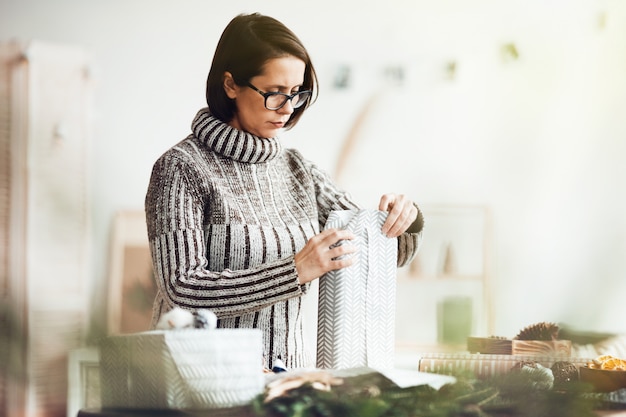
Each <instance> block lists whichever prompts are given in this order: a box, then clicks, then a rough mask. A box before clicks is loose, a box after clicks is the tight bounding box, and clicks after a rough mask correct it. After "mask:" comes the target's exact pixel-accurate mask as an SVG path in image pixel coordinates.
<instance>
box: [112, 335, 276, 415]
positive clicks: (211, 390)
mask: <svg viewBox="0 0 626 417" xmlns="http://www.w3.org/2000/svg"><path fill="white" fill-rule="evenodd" d="M100 375H101V389H102V406H103V407H104V408H136V409H206V408H218V407H231V406H236V405H242V404H246V403H248V402H250V401H251V400H252V399H253V398H254V397H255V396H256V395H258V394H259V393H261V392H262V391H263V388H264V383H265V380H264V376H263V365H262V343H261V332H260V331H259V330H257V329H214V330H205V329H184V330H167V331H149V332H142V333H135V334H130V335H120V336H111V337H109V338H107V339H106V340H105V341H104V342H103V343H102V345H101V347H100Z"/></svg>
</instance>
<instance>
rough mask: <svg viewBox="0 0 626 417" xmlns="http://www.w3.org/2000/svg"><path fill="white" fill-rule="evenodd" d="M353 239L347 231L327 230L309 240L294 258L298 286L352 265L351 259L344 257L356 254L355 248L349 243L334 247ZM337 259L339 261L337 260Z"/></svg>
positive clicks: (351, 234) (352, 260)
mask: <svg viewBox="0 0 626 417" xmlns="http://www.w3.org/2000/svg"><path fill="white" fill-rule="evenodd" d="M354 237H355V236H354V233H352V232H351V231H349V230H342V229H327V230H324V231H323V232H321V233H319V234H317V235H315V236H313V237H312V238H311V239H309V241H308V242H307V243H306V245H304V247H303V248H302V250H301V251H300V252H298V253H297V254H296V256H295V257H294V261H295V263H296V270H297V271H298V279H299V281H300V284H305V283H307V282H310V281H313V280H314V279H316V278H319V277H321V276H322V275H324V274H325V273H327V272H329V271H333V270H335V269H341V268H345V267H347V266H350V265H352V264H353V263H354V259H353V257H352V256H344V255H350V254H353V253H354V252H356V246H355V245H351V244H350V243H347V244H341V245H338V246H335V245H336V243H337V242H339V241H343V240H352V239H354ZM338 257H341V259H337V258H338Z"/></svg>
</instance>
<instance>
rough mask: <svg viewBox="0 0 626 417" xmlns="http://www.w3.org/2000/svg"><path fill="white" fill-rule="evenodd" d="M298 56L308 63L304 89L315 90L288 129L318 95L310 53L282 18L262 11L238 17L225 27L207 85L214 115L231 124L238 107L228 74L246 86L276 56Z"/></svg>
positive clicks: (296, 111) (208, 99) (290, 122)
mask: <svg viewBox="0 0 626 417" xmlns="http://www.w3.org/2000/svg"><path fill="white" fill-rule="evenodd" d="M288 55H291V56H294V57H296V58H298V59H301V60H302V61H303V62H304V63H305V69H304V83H303V85H302V90H312V91H313V97H312V98H311V99H310V100H309V102H308V103H306V105H304V106H302V107H300V108H297V109H294V112H293V113H292V114H291V117H290V118H289V121H288V122H287V123H286V124H285V128H287V129H290V128H292V127H293V126H295V125H296V123H297V122H298V120H299V119H300V117H301V116H302V113H304V110H306V108H308V107H309V106H310V105H311V104H312V103H313V102H314V101H315V98H316V97H317V88H318V84H317V75H316V73H315V69H314V68H313V64H312V62H311V58H310V57H309V53H308V52H307V50H306V48H305V47H304V45H303V44H302V42H301V41H300V39H298V37H297V36H296V35H295V34H294V33H293V32H292V31H291V30H290V29H288V28H287V27H286V26H285V25H284V24H282V23H281V22H279V21H278V20H276V19H274V18H272V17H269V16H264V15H261V14H259V13H253V14H241V15H239V16H236V17H235V18H234V19H233V20H231V21H230V23H229V24H228V25H227V26H226V28H225V29H224V32H223V33H222V36H221V37H220V40H219V42H218V44H217V48H216V49H215V55H214V56H213V63H212V64H211V69H210V71H209V76H208V79H207V86H206V99H207V104H208V105H209V110H210V111H211V114H213V116H215V117H217V118H218V119H220V120H222V121H223V122H226V123H228V122H229V121H231V120H232V118H233V116H234V115H235V112H236V111H237V106H236V104H235V102H234V100H231V99H230V98H229V97H228V96H227V95H226V92H225V91H224V85H223V80H224V73H225V72H226V71H228V72H230V73H231V74H232V75H233V79H234V80H235V82H236V83H237V85H245V83H246V82H248V81H249V80H250V79H251V78H253V77H255V76H257V75H260V74H261V73H262V70H263V65H265V63H266V62H267V61H268V60H270V59H274V58H281V57H284V56H288Z"/></svg>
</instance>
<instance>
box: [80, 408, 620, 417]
mask: <svg viewBox="0 0 626 417" xmlns="http://www.w3.org/2000/svg"><path fill="white" fill-rule="evenodd" d="M596 414H597V415H598V417H626V410H601V411H596ZM77 417H255V415H254V412H253V411H252V409H250V407H233V408H228V409H225V408H220V409H215V410H201V411H182V410H156V411H150V410H140V411H134V410H101V409H86V410H80V411H79V412H78V416H77Z"/></svg>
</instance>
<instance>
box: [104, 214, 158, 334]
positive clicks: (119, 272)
mask: <svg viewBox="0 0 626 417" xmlns="http://www.w3.org/2000/svg"><path fill="white" fill-rule="evenodd" d="M152 271H153V268H152V260H151V256H150V247H149V243H148V234H147V229H146V218H145V213H144V212H143V211H139V210H125V211H119V212H117V213H116V214H115V216H114V220H113V228H112V235H111V249H110V265H109V291H108V293H109V294H108V295H109V296H108V304H107V316H108V317H107V327H108V333H109V334H128V333H135V332H141V331H147V330H150V328H151V320H152V303H153V301H154V297H155V295H156V282H155V280H154V277H153V272H152Z"/></svg>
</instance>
